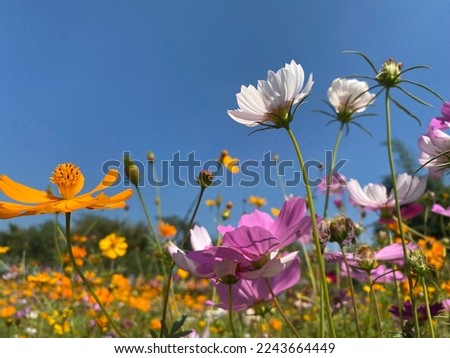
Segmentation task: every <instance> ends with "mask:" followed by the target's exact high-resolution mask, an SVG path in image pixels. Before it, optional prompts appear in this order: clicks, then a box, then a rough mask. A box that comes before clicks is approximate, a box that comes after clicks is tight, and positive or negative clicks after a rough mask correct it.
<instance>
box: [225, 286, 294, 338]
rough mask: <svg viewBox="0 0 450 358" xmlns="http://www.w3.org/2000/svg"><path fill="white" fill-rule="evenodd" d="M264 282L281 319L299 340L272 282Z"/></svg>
mask: <svg viewBox="0 0 450 358" xmlns="http://www.w3.org/2000/svg"><path fill="white" fill-rule="evenodd" d="M264 281H266V285H267V289H268V290H269V292H270V295H271V296H272V299H273V302H274V303H275V307H276V308H277V309H278V312H280V314H281V317H283V319H284V321H285V322H286V324H287V325H288V326H289V328H290V329H291V330H292V333H294V335H295V336H296V337H297V338H300V334H299V333H298V331H297V329H296V328H295V327H294V325H293V324H292V322H291V321H290V320H289V318H287V316H286V315H285V313H284V312H283V309H282V308H281V306H280V302H278V299H277V296H276V295H275V293H274V292H273V290H272V286H271V285H270V281H269V279H268V278H265V279H264ZM230 297H231V296H230Z"/></svg>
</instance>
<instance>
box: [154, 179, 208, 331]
mask: <svg viewBox="0 0 450 358" xmlns="http://www.w3.org/2000/svg"><path fill="white" fill-rule="evenodd" d="M205 189H206V188H205V187H203V186H201V187H200V194H199V195H198V199H197V203H196V205H195V209H194V212H193V213H192V217H191V220H190V221H189V224H188V226H187V228H186V232H185V233H184V237H183V240H182V241H181V244H180V247H183V245H184V242H185V241H186V239H187V237H188V235H189V230H190V229H191V227H192V224H193V223H194V220H195V216H196V215H197V212H198V208H199V207H200V203H201V202H202V197H203V193H204V192H205ZM174 268H175V261H173V260H172V264H171V265H170V270H169V274H168V275H167V281H166V285H165V289H164V296H163V312H162V316H161V333H160V337H161V338H162V336H163V334H164V330H165V327H166V316H167V307H168V304H169V291H170V286H171V285H172V272H173V270H174Z"/></svg>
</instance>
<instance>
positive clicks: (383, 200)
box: [347, 173, 427, 212]
mask: <svg viewBox="0 0 450 358" xmlns="http://www.w3.org/2000/svg"><path fill="white" fill-rule="evenodd" d="M426 185H427V177H422V178H419V177H415V176H411V175H408V174H407V173H404V174H400V175H398V176H397V190H398V197H399V204H400V205H404V204H409V203H412V202H414V201H416V200H417V199H419V198H420V197H421V196H422V195H423V193H424V192H425V189H426ZM347 188H348V191H349V195H350V200H351V201H352V203H353V204H354V205H358V206H361V207H363V208H365V209H369V210H374V211H375V210H382V211H391V212H392V210H393V209H394V208H395V199H394V192H393V191H391V193H390V194H389V195H388V194H387V189H386V187H385V186H384V185H382V184H372V183H370V184H368V185H366V186H365V187H364V188H363V189H362V188H361V186H360V185H359V183H358V181H357V180H355V179H350V180H349V181H348V183H347Z"/></svg>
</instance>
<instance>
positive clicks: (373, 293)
mask: <svg viewBox="0 0 450 358" xmlns="http://www.w3.org/2000/svg"><path fill="white" fill-rule="evenodd" d="M367 279H368V281H369V287H370V295H371V296H372V302H373V304H374V306H375V313H376V317H377V328H378V332H379V333H380V337H383V327H382V325H381V314H380V308H379V307H378V302H377V296H376V295H375V290H374V289H373V282H372V279H371V278H370V273H367Z"/></svg>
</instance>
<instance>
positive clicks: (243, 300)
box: [215, 257, 300, 311]
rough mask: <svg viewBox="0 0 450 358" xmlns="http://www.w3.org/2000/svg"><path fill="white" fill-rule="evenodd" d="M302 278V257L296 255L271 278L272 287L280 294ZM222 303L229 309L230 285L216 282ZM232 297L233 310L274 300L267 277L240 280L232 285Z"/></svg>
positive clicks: (221, 304)
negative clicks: (266, 280) (268, 286)
mask: <svg viewBox="0 0 450 358" xmlns="http://www.w3.org/2000/svg"><path fill="white" fill-rule="evenodd" d="M299 279H300V258H299V257H296V258H295V260H294V261H292V262H291V263H290V264H289V266H288V267H286V268H285V269H284V270H283V271H282V272H280V273H279V274H278V275H276V276H274V277H272V278H270V279H269V283H270V287H271V288H272V290H273V292H274V294H275V295H276V296H278V295H279V294H280V293H282V292H283V291H286V290H287V289H289V288H291V287H292V286H294V285H295V284H296V283H297V282H298V280H299ZM215 286H216V288H217V294H218V295H219V298H220V301H221V303H220V304H218V306H219V307H221V308H223V309H229V287H228V285H225V284H223V283H217V284H215ZM231 289H232V292H231V299H232V309H233V311H244V310H246V309H248V308H251V307H254V306H256V305H258V304H259V303H262V302H268V301H271V300H272V296H271V294H270V292H269V289H268V288H267V284H266V282H265V279H263V278H259V279H257V280H244V279H241V280H239V281H238V282H237V283H236V284H235V285H233V286H232V288H231Z"/></svg>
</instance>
